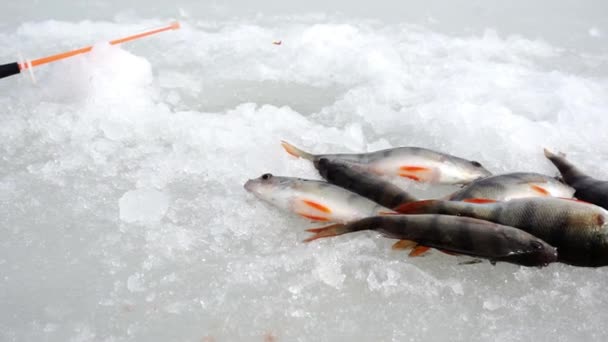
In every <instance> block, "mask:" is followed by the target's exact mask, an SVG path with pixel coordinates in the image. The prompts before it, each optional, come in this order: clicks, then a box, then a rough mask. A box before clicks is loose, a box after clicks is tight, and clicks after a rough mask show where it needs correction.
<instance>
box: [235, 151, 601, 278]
mask: <svg viewBox="0 0 608 342" xmlns="http://www.w3.org/2000/svg"><path fill="white" fill-rule="evenodd" d="M282 145H283V148H284V149H285V150H286V151H287V152H288V153H289V154H291V155H293V156H295V157H299V158H304V159H307V160H310V161H311V162H312V163H313V165H314V167H315V168H316V169H317V170H318V171H319V174H320V175H321V176H322V177H323V178H324V179H325V180H326V182H325V181H317V180H310V179H301V178H292V177H279V176H273V175H272V174H269V173H267V174H264V175H262V176H261V177H259V178H256V179H251V180H249V181H247V183H246V184H245V189H246V190H247V191H249V192H252V193H253V194H254V195H255V196H257V197H258V198H260V199H262V200H264V201H267V202H269V203H271V204H273V205H275V206H277V207H279V208H282V209H284V210H287V211H290V212H293V213H295V214H298V215H300V216H301V217H304V218H307V219H309V220H312V221H318V222H328V223H332V224H331V225H328V226H325V227H321V228H312V229H308V231H309V232H311V233H313V235H312V236H311V237H309V238H308V239H306V240H305V241H306V242H310V241H313V240H316V239H319V238H327V237H332V236H338V235H342V234H347V233H353V232H357V231H361V230H374V231H377V232H379V233H381V234H382V235H384V236H386V237H388V238H391V239H397V240H398V241H397V242H395V244H394V245H393V248H394V249H398V250H402V249H411V252H410V256H418V255H421V254H423V253H426V252H427V251H428V250H429V249H431V248H434V249H437V250H439V251H441V252H444V253H446V254H450V255H467V256H472V257H475V258H481V259H488V260H489V261H490V262H492V263H495V262H509V263H513V264H517V265H524V266H539V267H542V266H546V265H548V264H550V263H552V262H562V263H566V264H570V265H575V266H587V267H599V266H605V265H608V211H606V210H605V209H604V208H608V182H604V181H599V180H596V179H594V178H591V177H589V176H587V175H585V174H584V173H582V172H581V171H580V170H578V169H577V168H576V167H575V166H574V165H572V164H571V163H569V162H568V161H567V160H566V159H565V157H564V156H563V155H557V154H553V153H551V152H549V151H547V150H545V156H546V157H547V158H548V159H549V160H550V161H551V162H552V163H553V164H554V165H555V166H556V167H557V169H558V170H559V172H560V173H561V179H558V178H554V177H551V176H547V175H542V174H538V173H526V172H516V173H507V174H500V175H492V174H491V173H490V172H489V171H488V170H486V169H485V168H484V167H483V166H482V165H481V164H480V163H478V162H476V161H470V160H466V159H462V158H459V157H456V156H452V155H449V154H445V153H441V152H437V151H432V150H429V149H424V148H419V147H398V148H393V149H387V150H381V151H376V152H371V153H362V154H317V155H314V154H310V153H308V152H305V151H302V150H300V149H299V148H297V147H295V146H293V145H291V144H289V143H287V142H282ZM398 177H401V178H407V179H409V180H412V181H415V182H424V183H428V184H460V185H462V186H463V187H462V188H461V189H460V190H458V191H456V192H454V193H452V194H450V195H448V196H445V197H444V198H439V199H426V200H419V199H417V198H416V197H414V196H412V195H411V194H409V193H408V192H406V191H405V190H404V189H402V188H401V187H400V186H399V185H397V183H395V182H393V180H394V179H396V178H398Z"/></svg>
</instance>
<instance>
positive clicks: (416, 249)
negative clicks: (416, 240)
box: [409, 245, 431, 257]
mask: <svg viewBox="0 0 608 342" xmlns="http://www.w3.org/2000/svg"><path fill="white" fill-rule="evenodd" d="M429 249H431V247H426V246H420V245H418V246H416V247H414V249H412V251H411V252H410V254H409V255H410V256H411V257H417V256H421V255H423V254H425V253H426V252H428V251H429Z"/></svg>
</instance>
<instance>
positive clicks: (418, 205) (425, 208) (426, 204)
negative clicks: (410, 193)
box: [393, 200, 440, 214]
mask: <svg viewBox="0 0 608 342" xmlns="http://www.w3.org/2000/svg"><path fill="white" fill-rule="evenodd" d="M439 202H440V201H438V200H423V201H416V202H407V203H403V204H401V205H399V206H397V207H395V208H394V209H393V210H394V211H396V212H398V213H400V214H424V213H430V212H431V210H433V208H434V207H435V206H436V205H437V204H438V203H439Z"/></svg>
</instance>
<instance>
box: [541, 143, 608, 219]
mask: <svg viewBox="0 0 608 342" xmlns="http://www.w3.org/2000/svg"><path fill="white" fill-rule="evenodd" d="M545 156H546V157H547V158H548V159H549V160H550V161H551V162H552V163H553V165H555V167H557V169H558V170H559V172H560V174H561V176H562V178H563V180H564V182H566V183H567V184H568V185H570V186H572V187H573V188H574V189H576V192H575V193H574V196H576V198H578V199H580V200H583V201H585V202H589V203H593V204H596V205H599V206H600V207H602V208H605V209H608V182H607V181H601V180H598V179H595V178H593V177H590V176H587V175H586V174H584V173H583V172H582V171H580V170H579V169H578V168H577V167H576V166H574V165H573V164H572V163H570V162H569V161H568V160H566V158H564V157H562V156H559V155H556V154H553V153H551V152H549V151H548V150H545Z"/></svg>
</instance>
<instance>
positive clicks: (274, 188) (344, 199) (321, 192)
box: [244, 173, 388, 222]
mask: <svg viewBox="0 0 608 342" xmlns="http://www.w3.org/2000/svg"><path fill="white" fill-rule="evenodd" d="M244 187H245V189H246V190H247V191H249V192H251V193H253V194H254V195H255V196H256V197H258V198H260V199H262V200H264V201H266V202H268V203H270V204H272V205H274V206H276V207H279V208H281V209H283V210H286V211H289V212H293V213H296V214H298V215H299V216H301V217H303V218H306V219H310V220H313V221H321V222H350V221H353V220H357V219H360V218H363V217H367V216H372V215H377V214H378V213H380V212H386V211H387V210H388V209H387V208H385V207H382V206H380V205H378V204H376V203H374V202H372V201H370V200H368V199H366V198H363V197H361V196H359V195H357V194H355V193H353V192H350V191H348V190H345V189H342V188H340V187H338V186H335V185H332V184H329V183H326V182H322V181H316V180H310V179H302V178H293V177H280V176H273V175H271V174H269V173H267V174H264V175H262V176H261V177H259V178H256V179H251V180H249V181H247V183H245V186H244Z"/></svg>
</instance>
